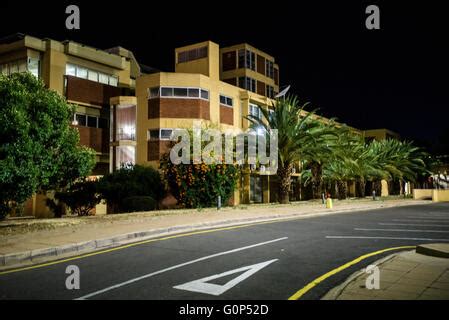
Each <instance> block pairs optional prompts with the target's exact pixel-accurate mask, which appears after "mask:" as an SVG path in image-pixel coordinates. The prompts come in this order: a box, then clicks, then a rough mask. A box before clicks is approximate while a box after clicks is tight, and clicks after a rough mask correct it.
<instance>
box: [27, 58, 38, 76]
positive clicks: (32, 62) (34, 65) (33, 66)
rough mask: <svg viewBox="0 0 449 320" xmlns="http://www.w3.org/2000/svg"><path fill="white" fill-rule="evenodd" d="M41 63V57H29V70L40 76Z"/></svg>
mask: <svg viewBox="0 0 449 320" xmlns="http://www.w3.org/2000/svg"><path fill="white" fill-rule="evenodd" d="M39 64H40V62H39V59H36V58H28V71H29V72H30V73H31V74H32V75H33V76H35V77H36V78H39V73H40V72H39Z"/></svg>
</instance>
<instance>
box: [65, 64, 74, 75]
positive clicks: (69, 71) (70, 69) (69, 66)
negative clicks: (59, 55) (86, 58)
mask: <svg viewBox="0 0 449 320" xmlns="http://www.w3.org/2000/svg"><path fill="white" fill-rule="evenodd" d="M65 74H66V75H68V76H74V77H76V66H74V65H73V64H67V65H66V66H65Z"/></svg>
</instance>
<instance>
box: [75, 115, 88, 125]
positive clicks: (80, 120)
mask: <svg viewBox="0 0 449 320" xmlns="http://www.w3.org/2000/svg"><path fill="white" fill-rule="evenodd" d="M75 121H76V125H78V126H83V127H85V126H86V115H85V114H79V113H77V114H76V115H75Z"/></svg>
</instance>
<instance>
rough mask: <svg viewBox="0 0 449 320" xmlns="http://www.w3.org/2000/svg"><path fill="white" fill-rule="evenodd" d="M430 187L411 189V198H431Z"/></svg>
mask: <svg viewBox="0 0 449 320" xmlns="http://www.w3.org/2000/svg"><path fill="white" fill-rule="evenodd" d="M432 191H433V190H432V189H413V199H415V200H424V199H432Z"/></svg>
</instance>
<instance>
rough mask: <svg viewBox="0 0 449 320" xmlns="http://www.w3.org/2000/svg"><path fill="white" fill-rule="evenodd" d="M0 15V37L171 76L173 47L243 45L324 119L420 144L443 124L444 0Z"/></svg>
mask: <svg viewBox="0 0 449 320" xmlns="http://www.w3.org/2000/svg"><path fill="white" fill-rule="evenodd" d="M393 2H394V3H393ZM72 3H73V4H78V5H79V7H80V10H81V30H79V31H69V30H66V29H65V18H66V15H65V13H64V11H65V7H66V6H67V5H68V4H72ZM369 4H376V5H378V6H379V8H380V19H381V30H367V29H366V28H365V19H366V14H365V8H366V6H367V5H369ZM0 16H1V19H0V37H3V36H6V35H8V34H11V33H16V32H22V33H27V34H31V35H34V36H38V37H49V38H54V39H56V40H65V39H71V40H75V41H78V42H81V43H85V44H88V45H90V46H93V47H97V48H108V47H113V46H116V45H120V46H123V47H126V48H128V49H130V50H132V51H133V52H134V54H135V55H136V57H137V59H138V60H139V61H140V62H142V63H144V64H147V65H150V66H153V67H156V68H158V69H161V70H164V71H171V70H173V61H174V54H173V49H174V48H175V47H177V46H182V45H186V44H190V43H193V42H197V41H204V40H212V41H214V42H217V43H219V44H220V45H221V46H226V45H232V44H236V43H241V42H248V43H250V44H251V45H253V46H255V47H257V48H260V49H261V50H264V51H266V52H267V53H269V54H271V55H273V56H274V57H275V58H276V60H277V62H278V63H279V66H280V76H281V84H283V85H286V84H290V85H292V92H294V93H296V94H298V95H299V97H300V98H301V99H302V100H303V101H310V102H312V105H313V106H314V107H317V108H319V109H320V110H319V113H321V114H323V115H325V116H329V117H336V118H338V119H339V120H340V121H342V122H345V123H347V124H349V125H352V126H355V127H358V128H361V129H368V128H383V127H386V128H389V129H391V130H394V131H397V132H399V133H400V134H401V135H402V136H403V137H405V138H408V139H413V140H418V141H419V140H426V141H428V142H435V141H437V139H438V137H439V136H440V135H441V134H442V133H443V131H444V130H446V131H447V130H448V128H449V125H448V122H449V19H448V18H447V12H446V11H445V6H444V2H443V1H441V2H431V1H422V2H420V3H416V4H414V3H411V1H397V0H395V1H388V2H387V1H347V0H345V1H328V2H325V1H279V0H277V1H275V2H273V3H272V4H271V5H270V4H268V3H266V2H264V1H252V2H250V1H242V0H240V1H231V0H229V1H209V2H194V1H184V2H174V1H162V2H156V1H135V2H134V1H123V2H121V4H120V3H119V2H118V1H114V2H112V1H95V2H94V1H76V0H74V1H71V2H67V1H48V2H42V1H41V2H37V1H33V2H28V1H26V2H25V3H24V2H22V1H9V0H7V1H4V0H3V1H2V2H1V3H0Z"/></svg>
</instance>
